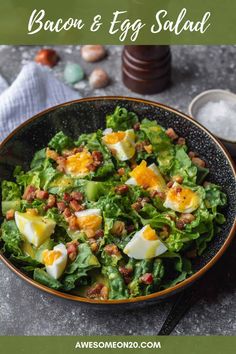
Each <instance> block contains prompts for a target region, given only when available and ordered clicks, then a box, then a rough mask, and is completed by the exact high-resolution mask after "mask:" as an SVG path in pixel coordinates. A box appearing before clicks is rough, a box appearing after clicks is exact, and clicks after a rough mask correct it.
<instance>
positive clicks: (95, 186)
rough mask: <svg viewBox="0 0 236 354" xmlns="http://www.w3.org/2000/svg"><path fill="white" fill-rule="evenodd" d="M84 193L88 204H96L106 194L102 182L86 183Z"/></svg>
mask: <svg viewBox="0 0 236 354" xmlns="http://www.w3.org/2000/svg"><path fill="white" fill-rule="evenodd" d="M84 192H85V194H86V197H87V199H88V200H89V201H90V202H96V201H97V200H98V199H99V198H100V197H101V196H102V195H104V194H105V193H106V188H105V185H104V182H97V181H88V182H87V183H86V185H85V188H84Z"/></svg>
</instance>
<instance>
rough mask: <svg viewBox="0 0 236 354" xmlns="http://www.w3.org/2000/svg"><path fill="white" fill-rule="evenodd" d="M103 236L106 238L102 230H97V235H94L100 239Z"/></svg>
mask: <svg viewBox="0 0 236 354" xmlns="http://www.w3.org/2000/svg"><path fill="white" fill-rule="evenodd" d="M103 236H104V231H103V230H101V229H99V230H97V231H96V232H95V235H94V237H95V238H100V237H103Z"/></svg>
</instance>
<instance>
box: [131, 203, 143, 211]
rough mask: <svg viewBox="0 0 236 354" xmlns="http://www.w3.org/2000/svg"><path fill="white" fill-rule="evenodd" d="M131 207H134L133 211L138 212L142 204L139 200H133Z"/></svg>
mask: <svg viewBox="0 0 236 354" xmlns="http://www.w3.org/2000/svg"><path fill="white" fill-rule="evenodd" d="M131 208H132V209H134V210H135V211H137V212H139V211H140V210H141V209H142V205H141V203H139V202H135V203H133V204H131Z"/></svg>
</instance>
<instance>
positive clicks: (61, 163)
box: [56, 156, 66, 172]
mask: <svg viewBox="0 0 236 354" xmlns="http://www.w3.org/2000/svg"><path fill="white" fill-rule="evenodd" d="M56 162H57V170H58V171H60V172H65V168H66V158H65V157H63V156H59V157H58V158H57V160H56Z"/></svg>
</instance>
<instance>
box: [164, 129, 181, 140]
mask: <svg viewBox="0 0 236 354" xmlns="http://www.w3.org/2000/svg"><path fill="white" fill-rule="evenodd" d="M166 135H167V136H168V137H169V138H170V139H171V140H176V139H178V135H177V134H176V132H175V131H174V129H173V128H168V129H167V130H166Z"/></svg>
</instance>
